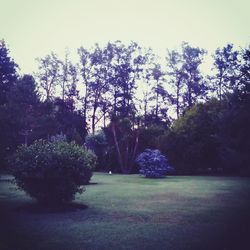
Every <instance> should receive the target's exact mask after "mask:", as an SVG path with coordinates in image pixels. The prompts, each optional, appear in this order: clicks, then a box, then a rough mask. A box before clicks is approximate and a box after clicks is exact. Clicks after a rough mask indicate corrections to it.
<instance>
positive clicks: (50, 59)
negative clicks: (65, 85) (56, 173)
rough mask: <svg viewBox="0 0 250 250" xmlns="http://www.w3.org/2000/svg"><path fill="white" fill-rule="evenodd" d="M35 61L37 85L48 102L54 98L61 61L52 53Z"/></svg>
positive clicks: (58, 81)
mask: <svg viewBox="0 0 250 250" xmlns="http://www.w3.org/2000/svg"><path fill="white" fill-rule="evenodd" d="M36 60H37V62H38V72H37V73H36V77H37V81H38V84H39V86H40V87H41V88H42V91H43V92H44V93H43V94H44V96H45V100H46V101H50V100H52V99H53V98H54V94H55V92H56V87H57V86H58V85H59V83H60V65H61V61H60V60H59V59H58V56H57V55H56V54H55V53H53V52H51V54H49V55H46V56H45V57H43V58H37V59H36Z"/></svg>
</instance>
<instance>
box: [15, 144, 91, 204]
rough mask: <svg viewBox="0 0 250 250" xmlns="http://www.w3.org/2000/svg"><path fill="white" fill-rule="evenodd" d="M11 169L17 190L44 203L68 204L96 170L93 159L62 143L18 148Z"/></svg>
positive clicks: (74, 147)
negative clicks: (19, 189) (21, 190)
mask: <svg viewBox="0 0 250 250" xmlns="http://www.w3.org/2000/svg"><path fill="white" fill-rule="evenodd" d="M10 161H11V166H12V167H11V170H12V173H13V175H14V177H15V181H16V183H17V185H18V187H19V188H21V189H23V190H24V191H25V192H27V194H29V195H30V196H31V197H34V198H36V199H37V200H38V201H41V202H46V203H59V202H67V201H71V200H72V199H74V196H75V193H77V192H82V191H83V187H82V185H84V184H87V183H88V182H89V180H90V178H91V176H92V171H93V170H94V167H95V161H96V158H95V156H94V155H93V154H92V153H90V152H87V151H86V150H84V149H83V148H82V147H80V146H77V145H76V144H75V143H70V144H69V143H67V142H63V141H56V142H49V143H47V142H45V141H43V140H40V141H36V142H35V143H34V144H32V145H30V146H28V147H27V146H21V147H19V148H18V150H17V152H16V153H15V154H14V156H13V157H12V158H11V160H10Z"/></svg>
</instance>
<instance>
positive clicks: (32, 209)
mask: <svg viewBox="0 0 250 250" xmlns="http://www.w3.org/2000/svg"><path fill="white" fill-rule="evenodd" d="M87 208H88V206H87V205H85V204H81V203H76V202H72V203H65V204H56V205H55V204H53V205H47V204H41V203H39V202H34V203H29V204H25V205H22V206H20V207H18V208H17V211H18V212H28V213H35V214H43V213H67V212H76V211H79V210H85V209H87Z"/></svg>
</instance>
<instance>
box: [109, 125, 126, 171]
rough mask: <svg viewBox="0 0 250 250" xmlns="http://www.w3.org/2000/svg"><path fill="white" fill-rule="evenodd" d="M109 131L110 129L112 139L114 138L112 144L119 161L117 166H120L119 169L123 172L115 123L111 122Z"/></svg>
mask: <svg viewBox="0 0 250 250" xmlns="http://www.w3.org/2000/svg"><path fill="white" fill-rule="evenodd" d="M111 129H112V133H113V138H114V142H115V148H116V151H117V154H118V161H119V164H120V169H121V171H122V172H124V166H123V159H122V155H121V151H120V148H119V144H118V141H117V136H116V128H115V122H114V121H112V122H111Z"/></svg>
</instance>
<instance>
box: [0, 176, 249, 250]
mask: <svg viewBox="0 0 250 250" xmlns="http://www.w3.org/2000/svg"><path fill="white" fill-rule="evenodd" d="M91 182H92V184H91V185H88V186H87V187H86V192H85V193H83V194H81V195H77V196H76V200H75V202H74V203H73V205H71V206H68V207H67V208H64V209H61V210H53V209H46V208H42V207H39V206H38V205H37V204H36V202H35V201H34V200H32V199H31V198H29V197H28V196H27V195H26V194H25V193H24V192H22V191H20V190H17V189H16V188H15V186H14V185H13V184H12V183H11V182H8V181H6V180H3V179H2V180H1V181H0V219H1V221H0V223H1V224H0V249H1V250H3V249H13V250H19V249H32V250H35V249H53V250H57V249H84V250H85V249H112V250H119V249H140V250H143V249H154V250H158V249H164V250H165V249H166V250H167V249H170V250H171V249H221V250H226V249H235V250H240V249H246V250H247V249H250V227H249V226H250V221H249V215H250V179H249V178H243V177H213V176H206V177H204V176H169V177H167V178H164V179H145V178H143V177H140V176H139V175H112V176H109V175H107V174H100V173H95V174H94V176H93V178H92V181H91Z"/></svg>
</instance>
